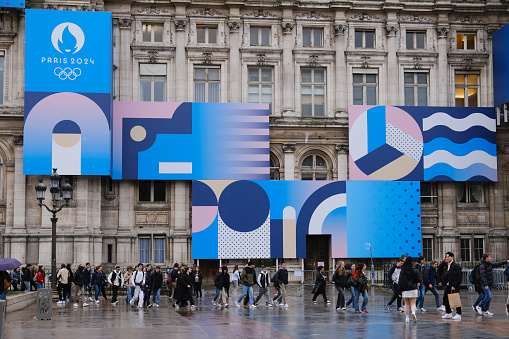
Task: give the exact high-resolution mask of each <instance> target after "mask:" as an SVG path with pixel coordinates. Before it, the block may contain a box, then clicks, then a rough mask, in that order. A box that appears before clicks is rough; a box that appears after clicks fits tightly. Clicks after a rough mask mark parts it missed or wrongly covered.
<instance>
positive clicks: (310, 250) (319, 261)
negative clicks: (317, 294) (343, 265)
mask: <svg viewBox="0 0 509 339" xmlns="http://www.w3.org/2000/svg"><path fill="white" fill-rule="evenodd" d="M330 242H331V236H330V234H328V235H321V234H320V235H314V234H312V235H310V234H308V235H307V236H306V259H305V260H304V270H305V271H306V273H305V276H304V279H305V280H306V281H311V280H313V279H314V277H315V274H314V272H315V271H316V269H317V267H318V266H319V265H323V266H324V267H325V271H328V270H329V260H330V259H329V258H330Z"/></svg>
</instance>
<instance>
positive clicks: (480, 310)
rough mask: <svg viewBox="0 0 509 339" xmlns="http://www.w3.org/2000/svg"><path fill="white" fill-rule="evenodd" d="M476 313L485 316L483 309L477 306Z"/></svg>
mask: <svg viewBox="0 0 509 339" xmlns="http://www.w3.org/2000/svg"><path fill="white" fill-rule="evenodd" d="M475 311H476V312H477V313H479V314H480V315H482V314H483V311H482V308H481V307H479V306H476V307H475Z"/></svg>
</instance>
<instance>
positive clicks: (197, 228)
mask: <svg viewBox="0 0 509 339" xmlns="http://www.w3.org/2000/svg"><path fill="white" fill-rule="evenodd" d="M216 216H217V206H193V233H196V232H201V231H203V230H204V229H206V228H207V227H209V226H210V225H211V224H212V222H213V221H214V219H216Z"/></svg>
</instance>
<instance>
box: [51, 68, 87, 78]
mask: <svg viewBox="0 0 509 339" xmlns="http://www.w3.org/2000/svg"><path fill="white" fill-rule="evenodd" d="M53 73H55V75H56V76H57V77H59V78H60V80H65V79H69V80H74V79H76V78H77V77H79V76H80V75H81V69H79V68H74V69H71V68H70V67H66V68H64V69H62V68H60V67H57V68H55V70H54V71H53Z"/></svg>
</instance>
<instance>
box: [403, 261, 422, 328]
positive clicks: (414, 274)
mask: <svg viewBox="0 0 509 339" xmlns="http://www.w3.org/2000/svg"><path fill="white" fill-rule="evenodd" d="M421 284H422V276H421V273H420V272H419V271H418V270H417V269H416V268H414V267H413V266H412V258H411V257H407V258H406V260H405V262H404V263H403V266H401V273H400V275H399V282H398V288H399V291H400V292H401V296H402V297H403V300H404V301H405V316H406V318H405V322H407V323H408V322H410V317H409V314H408V313H409V306H411V307H412V319H413V321H414V323H416V322H417V316H416V315H415V311H416V309H417V307H416V306H415V299H416V298H417V295H418V293H419V292H418V289H419V286H420V285H421Z"/></svg>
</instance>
